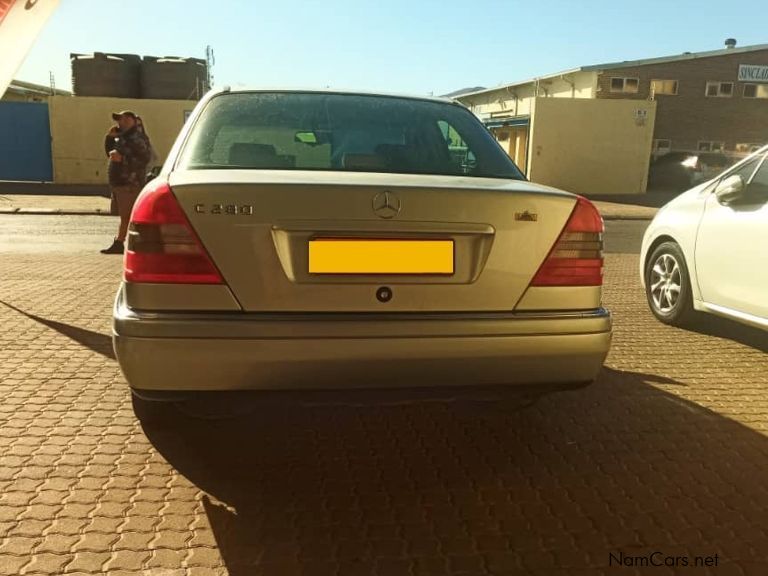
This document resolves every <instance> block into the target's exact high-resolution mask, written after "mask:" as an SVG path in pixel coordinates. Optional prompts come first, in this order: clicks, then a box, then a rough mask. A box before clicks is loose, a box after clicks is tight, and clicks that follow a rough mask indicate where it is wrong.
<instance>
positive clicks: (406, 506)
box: [145, 369, 768, 576]
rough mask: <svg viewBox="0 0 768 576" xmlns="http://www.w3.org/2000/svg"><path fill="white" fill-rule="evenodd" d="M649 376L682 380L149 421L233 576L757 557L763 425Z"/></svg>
mask: <svg viewBox="0 0 768 576" xmlns="http://www.w3.org/2000/svg"><path fill="white" fill-rule="evenodd" d="M656 383H661V384H676V383H675V382H674V381H671V380H669V379H660V378H658V377H656V376H653V375H645V374H640V373H633V372H618V371H614V370H611V369H605V370H604V372H603V374H602V375H601V377H600V378H599V380H598V381H597V382H596V383H595V384H593V385H592V386H590V387H588V388H585V389H582V390H577V391H573V392H564V393H557V394H553V395H551V396H548V397H545V398H544V399H542V400H540V401H539V403H537V404H536V405H534V406H532V407H530V408H527V409H525V410H506V409H503V408H499V406H498V405H493V404H491V405H488V406H484V405H476V406H475V407H474V408H472V409H465V408H466V407H465V406H462V405H461V404H457V405H451V404H412V405H404V406H390V407H381V406H379V407H376V406H369V407H349V406H314V407H302V406H296V405H294V406H287V405H283V406H277V405H275V406H270V407H264V408H256V409H254V410H252V411H251V412H250V413H248V414H247V415H243V416H240V417H239V418H236V419H234V420H230V421H218V422H201V421H195V420H191V419H188V418H181V417H179V418H174V419H173V421H171V422H168V423H167V425H166V426H164V427H162V428H150V427H145V430H146V433H147V435H148V436H149V438H150V440H151V441H152V443H153V444H154V445H155V446H156V447H157V449H158V450H159V451H160V452H161V453H162V455H163V456H164V457H165V458H166V459H167V460H168V462H169V463H170V464H171V465H173V466H174V467H175V468H176V469H178V470H179V472H180V473H181V474H183V475H184V476H186V477H188V478H189V479H190V480H191V481H192V482H194V483H195V484H197V485H198V486H199V487H200V488H201V489H203V490H204V491H206V492H207V493H208V494H209V495H210V498H208V499H206V501H205V508H206V511H207V514H208V517H209V519H210V522H211V525H212V527H213V530H214V533H215V536H216V540H217V543H218V546H219V549H220V551H221V554H222V556H223V558H224V560H225V563H226V565H227V568H228V569H229V572H230V574H231V575H232V576H244V575H248V576H251V575H275V574H279V575H281V576H284V575H288V574H330V573H334V574H337V573H338V574H354V575H367V574H398V575H400V574H414V575H416V574H464V575H473V576H476V575H478V574H494V575H501V574H520V573H525V574H553V573H562V574H596V573H606V574H611V573H615V572H616V569H617V568H618V566H616V565H615V563H614V565H613V567H611V564H610V562H611V561H610V557H609V554H610V553H614V554H619V553H622V554H624V555H628V556H631V557H639V556H643V555H646V554H651V553H652V552H654V551H661V552H662V553H663V554H664V555H665V556H666V555H672V556H686V557H689V558H690V561H691V562H693V561H694V556H712V555H714V554H717V555H718V563H719V564H718V566H719V571H711V572H710V571H709V570H708V569H705V568H699V569H698V570H697V571H696V573H697V574H708V573H712V574H715V573H716V574H720V573H728V574H742V573H743V574H756V573H765V570H766V569H768V565H767V564H765V558H766V557H765V554H764V552H763V551H764V550H765V549H768V538H767V537H766V532H765V526H766V525H765V510H766V509H768V489H766V487H765V482H763V480H762V479H764V478H765V477H766V473H768V465H766V463H767V462H768V457H767V456H768V442H767V441H766V438H765V437H764V436H763V435H761V434H759V433H757V432H755V431H753V430H751V429H749V428H746V427H744V426H742V425H740V424H738V423H736V422H733V421H731V420H728V419H726V418H724V417H722V416H720V415H718V414H717V413H715V412H712V411H709V410H706V409H703V408H702V407H700V406H699V405H697V404H693V403H690V402H687V401H685V400H682V399H680V398H678V397H677V396H674V395H672V394H669V393H667V392H664V391H662V390H660V389H658V388H656V387H655V386H654V384H656ZM632 573H640V572H632ZM672 573H673V571H672V570H668V569H666V568H664V567H662V568H657V569H654V571H653V574H672Z"/></svg>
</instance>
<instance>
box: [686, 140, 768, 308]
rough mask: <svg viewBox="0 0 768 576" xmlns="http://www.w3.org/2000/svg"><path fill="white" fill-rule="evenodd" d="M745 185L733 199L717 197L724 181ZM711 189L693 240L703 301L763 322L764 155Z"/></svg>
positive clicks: (766, 268) (767, 169)
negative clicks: (734, 180) (735, 180)
mask: <svg viewBox="0 0 768 576" xmlns="http://www.w3.org/2000/svg"><path fill="white" fill-rule="evenodd" d="M734 174H738V175H739V176H741V178H742V180H743V181H744V183H745V188H744V190H743V191H742V192H741V193H740V194H739V195H738V197H737V198H735V199H733V200H730V201H726V200H723V199H720V198H718V196H717V193H716V192H717V190H718V187H719V186H721V185H722V183H723V181H724V180H725V177H727V176H731V175H734ZM725 177H724V178H722V179H721V180H720V181H719V182H718V184H717V185H715V186H714V187H713V188H712V192H711V193H710V194H709V196H708V198H707V200H706V207H705V210H704V215H703V217H702V220H701V223H700V225H699V231H698V235H697V239H696V255H695V267H696V275H697V279H698V285H699V289H700V291H701V295H702V298H703V300H704V301H705V302H706V303H707V304H709V305H710V306H712V307H713V308H715V309H716V310H717V309H720V311H722V312H728V311H735V312H737V313H741V314H748V315H750V316H753V317H757V318H759V319H768V295H767V294H768V293H766V286H768V161H766V154H765V153H763V154H761V155H759V156H757V157H755V158H754V159H752V160H751V161H749V162H747V163H746V164H743V165H742V166H740V167H738V168H736V169H734V170H732V171H730V172H728V173H726V175H725Z"/></svg>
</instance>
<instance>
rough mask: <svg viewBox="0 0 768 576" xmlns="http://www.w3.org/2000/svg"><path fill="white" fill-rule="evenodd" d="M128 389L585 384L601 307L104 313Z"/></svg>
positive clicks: (598, 347) (593, 362)
mask: <svg viewBox="0 0 768 576" xmlns="http://www.w3.org/2000/svg"><path fill="white" fill-rule="evenodd" d="M113 332H114V347H115V353H116V356H117V359H118V362H119V364H120V367H121V369H122V371H123V374H124V375H125V377H126V379H127V381H128V383H129V385H130V386H131V387H132V388H134V389H136V390H147V391H203V390H221V391H224V390H299V389H315V390H319V389H359V388H396V387H422V386H435V387H438V386H439V387H442V386H474V385H478V386H480V385H541V386H558V385H570V384H574V385H577V384H585V383H588V382H591V381H592V380H593V379H594V378H595V376H596V375H597V373H598V372H599V370H600V368H601V366H602V364H603V361H604V360H605V357H606V355H607V354H608V350H609V348H610V343H611V317H610V314H609V312H608V311H606V310H603V309H598V310H592V311H586V312H577V313H572V312H571V313H547V314H543V313H535V314H533V313H526V314H523V313H518V314H509V313H505V314H391V315H386V316H382V315H381V314H243V313H226V314H218V313H217V314H199V313H198V314H186V313H163V314H157V313H142V312H136V311H132V310H130V309H128V308H127V307H125V305H124V303H123V301H122V293H121V294H120V295H118V298H117V301H116V304H115V310H114V323H113Z"/></svg>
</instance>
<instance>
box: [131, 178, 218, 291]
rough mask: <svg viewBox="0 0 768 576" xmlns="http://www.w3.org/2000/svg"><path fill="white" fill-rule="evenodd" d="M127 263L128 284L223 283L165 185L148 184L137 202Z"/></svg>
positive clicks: (132, 221)
mask: <svg viewBox="0 0 768 576" xmlns="http://www.w3.org/2000/svg"><path fill="white" fill-rule="evenodd" d="M124 262H125V270H124V277H125V281H126V282H133V283H140V282H144V283H158V284H223V283H224V280H223V279H222V277H221V274H220V273H219V271H218V269H217V268H216V266H215V265H214V263H213V261H212V260H211V258H210V256H209V255H208V253H207V252H206V250H205V247H204V246H203V244H202V242H200V238H198V237H197V234H195V231H194V229H193V228H192V225H191V224H190V222H189V220H188V219H187V217H186V215H185V214H184V211H183V210H182V208H181V206H180V205H179V202H178V201H177V200H176V197H175V196H174V195H173V191H172V190H171V187H170V186H169V185H168V184H167V183H165V182H157V183H155V182H153V183H152V184H150V185H148V186H147V187H146V188H145V189H144V190H142V192H141V194H140V195H139V197H138V199H137V200H136V204H135V206H134V207H133V212H132V213H131V223H130V225H129V228H128V243H127V246H126V251H125V261H124Z"/></svg>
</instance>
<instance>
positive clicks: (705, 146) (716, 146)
mask: <svg viewBox="0 0 768 576" xmlns="http://www.w3.org/2000/svg"><path fill="white" fill-rule="evenodd" d="M698 150H699V152H722V151H723V150H725V142H715V141H712V140H700V141H699V147H698Z"/></svg>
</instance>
